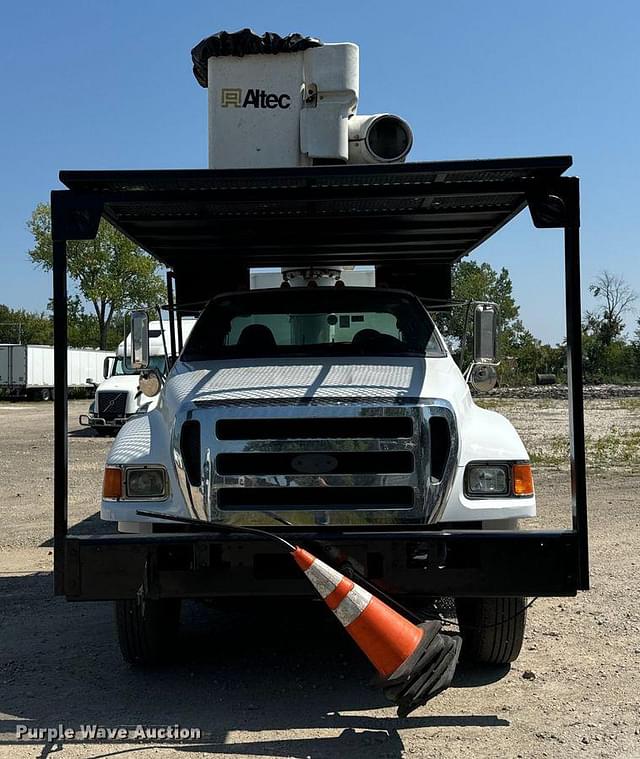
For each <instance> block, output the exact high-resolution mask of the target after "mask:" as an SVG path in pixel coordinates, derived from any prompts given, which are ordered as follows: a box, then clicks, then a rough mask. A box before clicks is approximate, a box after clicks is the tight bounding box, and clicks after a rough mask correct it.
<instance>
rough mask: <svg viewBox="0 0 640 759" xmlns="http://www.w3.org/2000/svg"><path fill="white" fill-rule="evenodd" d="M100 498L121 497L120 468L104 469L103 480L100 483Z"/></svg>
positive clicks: (109, 467)
mask: <svg viewBox="0 0 640 759" xmlns="http://www.w3.org/2000/svg"><path fill="white" fill-rule="evenodd" d="M102 497H103V498H121V497H122V469H120V467H111V466H108V467H106V468H105V470H104V480H103V482H102Z"/></svg>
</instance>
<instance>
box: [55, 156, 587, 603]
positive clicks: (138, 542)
mask: <svg viewBox="0 0 640 759" xmlns="http://www.w3.org/2000/svg"><path fill="white" fill-rule="evenodd" d="M570 165H571V158H570V157H568V156H552V157H541V158H515V159H496V160H482V161H450V162H430V163H408V164H402V165H392V166H348V165H347V166H323V167H311V168H295V169H261V170H249V169H246V170H245V169H242V170H228V171H219V170H159V171H74V172H70V171H66V172H61V174H60V179H61V181H62V182H63V183H64V184H65V185H66V186H67V187H68V188H69V189H67V190H54V191H53V192H52V194H51V211H52V239H53V303H54V343H55V348H54V360H55V408H54V444H55V453H54V465H55V470H54V475H55V476H54V548H55V551H54V578H55V591H56V593H58V594H66V595H67V597H69V598H74V599H77V600H87V599H90V598H98V597H100V598H101V597H109V595H108V593H109V588H108V582H109V581H110V580H109V572H108V571H107V570H105V573H102V574H101V571H100V570H99V569H96V567H99V566H103V565H105V564H106V563H108V560H109V546H111V547H112V548H114V549H115V548H117V549H118V550H120V551H121V550H122V546H123V545H124V546H128V547H129V548H130V550H131V555H132V556H133V555H135V556H137V557H140V556H144V557H146V558H145V562H147V563H149V562H150V561H151V557H152V556H153V557H155V556H156V554H155V550H156V548H157V546H158V544H159V543H162V542H163V541H165V542H166V541H167V540H168V541H170V540H171V536H170V535H166V536H165V535H162V536H159V535H152V536H145V535H126V536H123V535H120V536H109V535H101V536H75V535H69V530H68V449H67V433H68V429H67V413H68V399H67V366H66V355H67V354H66V346H67V241H69V240H86V239H93V238H94V237H95V235H96V233H97V230H98V225H99V222H100V219H101V218H105V219H106V220H107V221H109V222H110V223H111V224H113V225H114V226H115V227H116V228H117V229H119V230H120V231H121V232H122V233H123V234H125V235H126V236H127V237H129V238H130V239H131V240H133V241H134V242H135V243H136V244H138V245H140V247H142V248H143V249H145V250H146V251H148V252H149V253H150V254H151V255H152V256H154V257H155V258H156V259H157V260H158V261H160V262H161V263H163V264H165V265H166V266H168V267H170V268H171V269H172V270H173V274H174V275H175V273H180V272H182V277H183V279H185V280H186V279H188V278H189V277H190V276H193V272H194V271H198V267H199V266H205V267H207V268H209V270H210V271H220V270H225V269H230V270H234V271H241V270H248V267H251V266H269V265H275V266H287V265H292V266H296V265H301V264H304V263H306V262H315V263H316V265H317V264H318V262H319V261H321V262H322V263H323V264H324V265H329V264H335V265H339V264H340V265H350V264H375V265H376V266H378V267H386V269H387V270H392V271H393V270H394V269H398V270H401V269H402V267H411V266H416V265H417V266H423V267H424V266H426V267H434V270H435V267H438V266H439V267H445V269H450V267H451V266H452V265H453V264H454V263H455V262H456V261H458V260H460V258H461V257H463V256H465V255H467V254H468V253H470V252H471V251H472V250H473V249H475V248H476V247H477V246H478V245H480V244H481V243H482V242H484V241H485V240H487V239H488V238H489V237H491V236H492V235H493V234H495V232H497V231H498V230H499V229H500V228H501V227H502V226H503V225H504V224H506V223H507V222H508V221H509V220H511V219H512V218H514V217H515V216H516V215H517V214H518V213H519V212H520V211H522V210H523V209H524V208H525V207H527V206H528V207H529V210H530V213H531V217H532V220H533V223H534V226H536V227H538V228H559V229H563V230H564V263H565V302H566V329H567V381H568V388H569V431H570V444H571V445H570V463H571V498H572V529H571V530H558V531H542V530H531V531H519V532H517V533H516V532H505V533H501V534H500V536H499V538H500V540H499V541H498V543H497V544H496V545H500V546H506V545H507V544H508V545H509V546H510V548H509V550H508V551H507V552H506V554H505V555H508V556H509V557H510V561H511V564H510V565H509V566H511V567H512V569H513V562H514V561H518V562H519V566H518V568H517V569H514V570H513V572H512V577H511V580H509V579H505V577H504V574H505V566H504V560H503V561H502V562H501V561H499V560H497V559H496V560H495V561H493V560H490V561H489V562H488V564H487V567H486V571H485V572H484V573H483V579H482V580H481V581H479V582H478V583H476V586H475V587H473V588H471V587H470V586H469V583H468V581H467V582H466V584H465V586H464V587H462V588H456V587H455V582H454V583H453V585H451V584H450V585H447V583H444V586H443V587H442V588H440V590H441V591H442V592H446V591H447V590H448V591H449V592H450V593H451V594H452V595H454V594H455V593H456V592H461V593H462V594H463V595H465V594H466V595H469V594H470V595H491V594H494V595H504V594H513V593H515V592H518V589H517V588H515V587H514V585H513V582H514V580H513V578H514V577H515V578H521V580H522V588H521V589H520V592H522V593H523V594H529V595H533V594H536V593H539V594H541V595H570V594H572V593H574V592H575V591H576V590H585V589H587V588H588V587H589V558H588V527H587V497H586V468H585V452H584V418H583V396H582V347H581V297H580V242H579V227H580V200H579V181H578V179H577V178H575V177H565V176H562V174H563V172H564V171H565V170H566V169H567V168H568V167H569V166H570ZM436 527H437V526H436ZM349 534H351V535H353V534H354V532H353V530H348V529H345V530H340V529H337V528H335V527H333V528H331V533H330V539H331V540H332V541H334V542H339V541H340V540H343V539H345V538H348V536H349ZM358 534H359V535H360V536H361V537H362V535H363V534H364V533H363V532H362V530H360V532H359V533H358ZM412 535H413V536H414V539H417V537H420V535H423V537H425V539H427V538H428V540H429V541H432V542H433V543H434V544H438V546H439V547H443V548H444V549H445V550H447V549H448V550H451V549H454V551H455V548H456V546H457V547H458V548H459V547H462V546H465V545H467V544H468V541H469V540H482V539H483V534H479V533H478V534H477V533H475V532H474V531H470V530H460V531H456V530H448V531H446V532H444V531H441V532H437V531H435V530H433V529H432V528H428V529H427V528H425V529H424V531H422V532H420V528H416V529H414V530H412ZM316 537H317V536H316ZM174 538H175V536H174ZM205 538H206V535H204V536H203V535H202V534H199V535H198V541H200V542H201V541H202V540H204V539H205ZM210 538H211V540H212V541H214V540H218V539H220V535H219V534H216V533H211V535H210ZM227 538H228V536H226V537H225V539H227ZM326 538H327V539H329V532H328V531H327V536H326ZM489 538H490V536H487V540H489V542H490V543H491V542H492V541H493V542H494V543H495V540H497V537H496V536H495V535H494V536H493V538H491V539H489ZM375 539H376V540H385V539H388V540H394V539H396V540H397V539H398V538H397V535H395V536H394V532H393V530H392V529H391V528H390V529H389V533H388V534H387V535H385V534H383V532H382V531H380V530H377V531H376V534H375ZM180 540H181V541H184V536H183V537H182V538H181V539H180ZM492 544H493V543H492ZM512 549H513V550H512ZM97 554H100V555H101V556H102V557H103V558H102V559H101V560H100V561H97V560H96V556H97ZM119 555H121V554H119ZM550 556H551V560H549V557H550ZM540 562H542V563H540ZM145 566H147V564H145ZM527 566H528V567H529V568H530V571H531V572H535V573H538V576H539V578H540V579H539V581H538V583H537V584H536V582H531V581H530V579H527V577H526V573H527ZM545 567H546V568H545ZM89 568H91V569H89ZM92 573H93V574H92ZM90 575H91V576H90ZM440 584H442V583H440ZM185 593H187V590H185ZM105 594H106V595H105Z"/></svg>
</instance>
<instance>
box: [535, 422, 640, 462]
mask: <svg viewBox="0 0 640 759" xmlns="http://www.w3.org/2000/svg"><path fill="white" fill-rule="evenodd" d="M585 454H586V460H587V467H588V468H589V469H591V470H594V471H599V470H602V469H625V470H627V471H630V472H634V471H639V470H640V430H634V431H631V432H628V431H625V430H620V429H617V428H616V427H612V429H611V430H610V431H609V432H607V433H606V434H605V435H601V436H598V437H596V436H594V435H587V436H586V438H585ZM529 456H530V458H531V463H532V464H534V465H536V466H541V467H558V466H561V465H563V464H565V465H566V464H568V463H569V439H568V438H567V437H565V436H555V437H551V438H548V439H547V440H546V442H545V444H544V445H542V446H531V447H530V448H529Z"/></svg>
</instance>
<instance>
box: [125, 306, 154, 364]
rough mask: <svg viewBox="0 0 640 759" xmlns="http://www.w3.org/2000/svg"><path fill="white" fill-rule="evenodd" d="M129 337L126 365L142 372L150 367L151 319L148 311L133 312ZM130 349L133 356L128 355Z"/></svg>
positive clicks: (126, 340) (126, 344)
mask: <svg viewBox="0 0 640 759" xmlns="http://www.w3.org/2000/svg"><path fill="white" fill-rule="evenodd" d="M130 325H131V328H130V330H129V336H128V337H127V338H125V343H124V345H125V364H126V365H127V368H129V369H133V370H134V371H141V370H142V369H146V368H147V367H148V366H149V317H148V315H147V312H146V311H132V312H131V316H130ZM129 341H130V342H129ZM128 347H130V349H131V355H130V356H129V355H127V348H128Z"/></svg>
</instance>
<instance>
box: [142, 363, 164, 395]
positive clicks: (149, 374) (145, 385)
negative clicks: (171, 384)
mask: <svg viewBox="0 0 640 759" xmlns="http://www.w3.org/2000/svg"><path fill="white" fill-rule="evenodd" d="M138 389H139V390H140V392H141V393H142V394H143V395H146V396H147V398H153V397H154V396H156V395H158V393H159V392H160V390H161V389H162V376H161V374H160V372H159V371H158V370H157V369H149V370H148V371H143V372H140V380H139V382H138Z"/></svg>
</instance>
